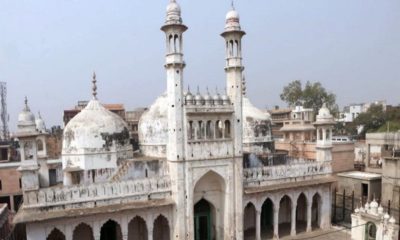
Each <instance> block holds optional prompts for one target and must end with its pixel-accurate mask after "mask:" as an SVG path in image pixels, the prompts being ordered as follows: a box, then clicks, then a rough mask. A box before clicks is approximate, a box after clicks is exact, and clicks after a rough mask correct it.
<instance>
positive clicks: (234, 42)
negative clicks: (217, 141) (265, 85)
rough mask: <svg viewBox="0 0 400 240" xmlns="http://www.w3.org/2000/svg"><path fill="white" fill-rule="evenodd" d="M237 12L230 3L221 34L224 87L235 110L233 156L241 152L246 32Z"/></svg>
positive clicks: (239, 154)
mask: <svg viewBox="0 0 400 240" xmlns="http://www.w3.org/2000/svg"><path fill="white" fill-rule="evenodd" d="M239 20H240V18H239V14H238V12H237V11H236V10H235V8H234V7H233V4H232V10H231V11H229V12H228V14H227V15H226V24H225V31H224V32H223V33H222V34H221V36H222V37H223V38H225V46H226V49H225V50H226V51H225V54H226V66H225V72H226V89H227V94H228V97H229V99H230V101H231V103H232V105H233V107H234V110H235V121H234V124H233V126H234V134H235V149H234V152H235V156H241V155H242V154H243V153H242V102H243V90H242V88H243V83H242V80H243V74H242V72H243V70H244V67H243V64H242V37H243V36H244V35H245V34H246V33H245V32H244V31H242V30H241V27H240V22H239Z"/></svg>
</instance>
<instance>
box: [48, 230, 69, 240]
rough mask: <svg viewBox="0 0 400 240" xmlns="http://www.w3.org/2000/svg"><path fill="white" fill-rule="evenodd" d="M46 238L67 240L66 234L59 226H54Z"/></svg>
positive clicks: (49, 239)
mask: <svg viewBox="0 0 400 240" xmlns="http://www.w3.org/2000/svg"><path fill="white" fill-rule="evenodd" d="M46 240H65V235H64V233H62V232H61V231H60V230H58V229H57V228H54V229H53V231H51V233H50V234H49V236H47V239H46Z"/></svg>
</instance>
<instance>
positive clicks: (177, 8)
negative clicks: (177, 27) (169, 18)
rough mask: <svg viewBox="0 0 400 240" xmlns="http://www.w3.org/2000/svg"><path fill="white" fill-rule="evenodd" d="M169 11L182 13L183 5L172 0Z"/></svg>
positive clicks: (168, 7)
mask: <svg viewBox="0 0 400 240" xmlns="http://www.w3.org/2000/svg"><path fill="white" fill-rule="evenodd" d="M167 13H177V14H180V13H181V7H180V6H179V4H178V3H177V2H176V1H175V0H171V2H170V3H169V4H168V6H167Z"/></svg>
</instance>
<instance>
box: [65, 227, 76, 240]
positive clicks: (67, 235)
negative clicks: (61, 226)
mask: <svg viewBox="0 0 400 240" xmlns="http://www.w3.org/2000/svg"><path fill="white" fill-rule="evenodd" d="M73 231H74V230H73V229H72V226H71V225H67V226H66V227H65V240H72V237H73V236H72V235H73Z"/></svg>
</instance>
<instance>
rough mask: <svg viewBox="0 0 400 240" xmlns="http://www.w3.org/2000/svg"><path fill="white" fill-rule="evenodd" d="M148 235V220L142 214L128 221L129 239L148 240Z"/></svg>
mask: <svg viewBox="0 0 400 240" xmlns="http://www.w3.org/2000/svg"><path fill="white" fill-rule="evenodd" d="M147 237H148V230H147V225H146V221H145V220H144V219H143V218H142V217H140V216H135V217H134V218H132V219H131V221H130V222H129V223H128V240H147Z"/></svg>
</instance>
